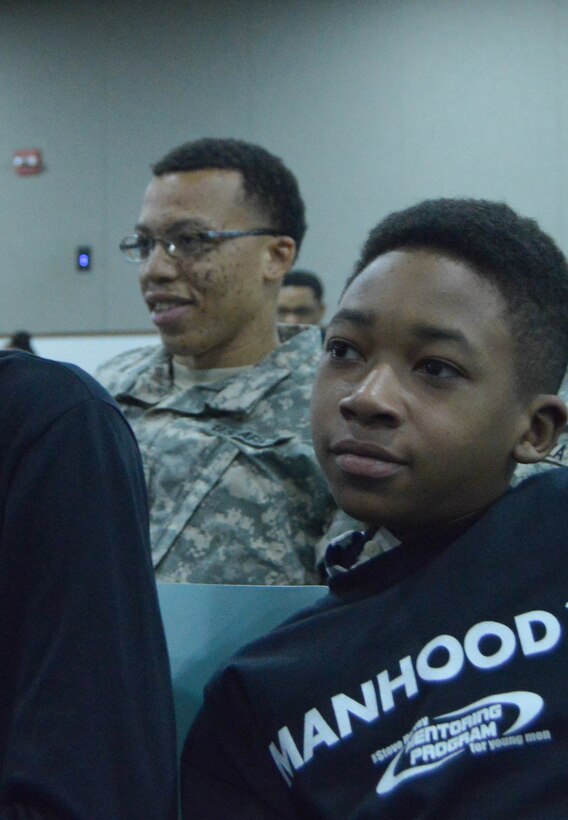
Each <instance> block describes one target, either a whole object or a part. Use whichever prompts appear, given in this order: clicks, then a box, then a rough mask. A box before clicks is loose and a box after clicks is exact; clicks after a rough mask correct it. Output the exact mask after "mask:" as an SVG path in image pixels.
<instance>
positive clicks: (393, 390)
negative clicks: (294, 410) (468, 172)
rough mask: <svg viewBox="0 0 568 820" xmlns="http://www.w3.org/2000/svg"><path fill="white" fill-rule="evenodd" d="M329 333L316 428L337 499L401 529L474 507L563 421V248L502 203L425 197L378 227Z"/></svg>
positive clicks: (436, 522) (531, 459) (546, 444)
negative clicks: (558, 395) (561, 397)
mask: <svg viewBox="0 0 568 820" xmlns="http://www.w3.org/2000/svg"><path fill="white" fill-rule="evenodd" d="M324 347H325V353H324V355H323V357H322V361H321V364H320V368H319V373H318V376H317V379H316V384H315V387H314V393H313V407H312V417H313V423H312V428H313V438H314V447H315V450H316V454H317V456H318V459H319V461H320V464H321V465H322V467H323V469H324V471H325V473H326V476H327V479H328V481H329V483H330V486H331V489H332V492H333V494H334V496H335V498H336V501H337V502H338V504H339V506H341V507H342V508H343V509H344V510H346V511H347V512H348V513H349V514H350V515H352V516H353V517H355V518H358V519H360V520H362V521H366V522H369V523H371V524H376V525H378V526H385V527H386V528H387V529H390V530H391V532H393V533H394V535H396V536H397V537H398V538H400V539H405V538H408V537H415V536H417V535H421V534H422V535H423V534H424V533H427V532H428V531H429V530H433V529H434V530H435V529H437V528H439V527H444V526H447V525H451V524H453V523H454V522H456V521H460V520H462V519H466V520H467V518H468V517H471V516H474V515H476V514H478V513H480V512H481V511H482V510H483V509H485V508H486V507H487V506H488V505H490V504H491V503H492V502H493V501H495V500H496V499H497V498H498V497H499V496H500V495H502V494H503V493H504V492H505V491H506V490H507V488H508V486H509V483H510V479H511V475H512V473H513V471H514V468H515V466H516V464H517V463H523V464H531V463H537V462H539V461H542V460H543V459H544V458H546V456H547V455H548V454H549V452H550V451H551V449H552V447H553V446H554V442H555V441H556V438H557V436H558V434H559V433H560V432H561V430H562V428H563V427H564V425H565V423H566V407H565V405H564V403H563V402H562V401H561V400H560V399H559V398H558V397H557V396H556V395H554V394H555V393H556V391H557V389H558V387H559V385H560V383H561V380H562V377H563V375H564V372H565V370H566V365H567V361H568V268H567V264H566V260H565V258H564V256H563V254H562V253H561V252H560V250H559V249H558V248H557V247H556V245H555V244H554V242H553V241H552V240H551V239H550V237H548V236H547V235H546V234H544V233H543V232H542V231H541V230H540V228H539V227H538V225H537V224H536V223H535V222H534V221H533V220H530V219H525V218H522V217H520V216H518V215H517V214H516V213H515V212H514V211H513V210H511V209H510V208H509V207H508V206H506V205H504V204H501V203H494V202H488V201H484V200H468V199H455V200H454V199H439V200H428V201H425V202H422V203H420V204H418V205H416V206H414V207H411V208H408V209H406V210H404V211H400V212H397V213H394V214H391V215H390V216H388V217H387V218H386V219H385V220H383V221H382V222H381V223H380V224H379V225H377V227H376V228H374V229H373V230H372V231H371V233H370V235H369V237H368V239H367V241H366V243H365V245H364V247H363V250H362V253H361V257H360V259H359V261H358V262H357V265H356V267H355V270H354V273H353V275H352V276H351V277H350V279H349V280H348V282H347V285H346V287H345V290H344V292H343V295H342V298H341V301H340V304H339V309H338V312H337V313H336V315H335V316H334V317H333V318H332V319H331V322H330V324H329V327H328V330H327V333H326V339H325V345H324Z"/></svg>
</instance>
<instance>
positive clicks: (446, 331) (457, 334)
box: [412, 325, 476, 355]
mask: <svg viewBox="0 0 568 820" xmlns="http://www.w3.org/2000/svg"><path fill="white" fill-rule="evenodd" d="M412 333H413V335H414V336H416V337H417V338H418V339H419V340H420V341H423V342H456V343H457V344H458V345H460V346H461V347H463V348H464V349H465V350H466V351H467V352H468V353H470V354H472V355H473V354H475V353H476V350H475V347H474V346H473V345H472V344H471V342H470V341H469V339H468V338H467V337H466V336H464V334H463V333H462V332H461V330H458V329H457V328H445V327H438V326H437V325H416V326H415V327H413V328H412Z"/></svg>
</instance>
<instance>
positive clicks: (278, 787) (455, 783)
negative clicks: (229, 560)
mask: <svg viewBox="0 0 568 820" xmlns="http://www.w3.org/2000/svg"><path fill="white" fill-rule="evenodd" d="M567 499H568V470H565V469H562V468H561V469H558V470H556V471H553V472H549V473H547V474H544V475H541V476H538V477H535V478H533V479H528V480H527V481H526V482H524V483H523V484H521V485H519V486H518V487H517V488H515V489H514V490H512V491H510V492H509V493H508V494H507V495H506V496H504V497H503V498H502V499H501V500H500V501H499V502H497V503H496V504H495V505H494V506H493V507H492V508H491V509H490V510H489V511H488V512H487V513H486V514H485V515H484V516H483V517H482V518H480V519H479V520H478V521H477V522H476V523H475V524H473V525H472V526H471V527H470V528H469V529H468V530H467V531H466V532H465V533H464V534H462V535H461V536H460V537H458V538H457V540H455V541H454V542H453V543H451V544H449V545H447V544H446V545H442V544H439V543H429V544H426V543H421V544H417V543H416V544H414V545H412V544H408V545H406V546H404V545H403V546H399V547H396V548H395V549H393V550H392V551H390V552H387V553H385V554H383V555H379V556H377V557H376V558H373V559H371V560H370V561H368V562H367V563H365V564H361V565H359V566H358V567H356V568H354V569H352V570H350V571H347V572H344V573H341V574H339V575H337V576H335V578H334V579H332V582H331V592H330V594H329V595H328V596H327V597H325V598H323V599H322V601H321V603H319V604H318V605H316V606H314V607H313V608H310V609H307V610H304V611H303V612H302V613H300V614H299V615H298V616H297V617H295V618H294V619H292V620H291V621H289V622H288V623H287V624H284V625H283V626H281V627H279V628H278V629H277V630H275V631H274V632H272V633H271V634H269V635H268V636H266V637H264V638H263V639H261V640H259V641H256V642H255V643H253V644H251V645H250V646H249V647H247V648H246V649H244V650H243V651H242V652H241V653H239V654H238V655H237V656H236V657H235V658H234V659H233V660H232V662H230V663H229V665H228V666H227V667H226V668H225V669H224V670H223V671H222V672H221V673H220V674H219V676H218V677H217V678H216V679H214V681H213V682H212V683H211V684H210V685H209V687H208V690H207V693H206V700H205V706H204V708H203V710H202V712H201V714H200V716H199V717H198V719H197V722H196V724H195V725H194V728H193V730H192V732H191V733H190V736H189V739H188V743H187V745H186V749H185V755H184V761H183V769H182V792H183V802H184V809H185V817H186V818H187V820H190V818H193V817H196V818H199V820H210V818H226V817H239V818H241V817H242V818H245V817H246V818H247V820H253V819H254V818H337V820H362V819H363V818H366V819H367V818H369V820H370V818H390V819H391V820H395V818H396V820H400V819H401V818H404V819H405V820H408V819H409V818H444V820H458V818H460V819H463V818H468V820H479V818H491V819H492V820H495V818H507V820H510V818H512V817H519V818H520V817H522V818H523V820H529V818H530V820H552V818H566V817H567V816H568V787H567V784H568V780H567V777H568V696H567V694H566V686H567V683H566V682H567V681H568V638H567V635H566V626H567V620H568V610H567V606H568V503H567Z"/></svg>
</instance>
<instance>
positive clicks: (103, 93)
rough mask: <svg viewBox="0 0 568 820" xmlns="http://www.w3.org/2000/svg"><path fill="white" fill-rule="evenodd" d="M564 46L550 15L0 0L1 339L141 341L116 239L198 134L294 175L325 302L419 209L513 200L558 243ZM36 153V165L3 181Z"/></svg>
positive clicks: (255, 0) (505, 2) (559, 14)
mask: <svg viewBox="0 0 568 820" xmlns="http://www.w3.org/2000/svg"><path fill="white" fill-rule="evenodd" d="M567 32H568V4H566V3H564V2H562V0H463V2H460V3H455V2H454V0H349V1H348V2H339V0H310V2H309V3H308V2H305V0H285V2H280V0H243V2H240V3H234V2H230V0H209V2H208V3H202V2H199V3H197V2H194V0H173V2H166V3H163V4H161V5H157V4H156V3H154V2H152V3H149V2H135V0H124V2H123V3H121V4H120V6H119V7H118V8H117V7H116V4H115V3H114V2H111V0H97V2H92V1H89V2H87V0H75V1H74V2H71V1H70V0H49V2H43V1H42V0H34V1H32V0H10V2H0V77H1V82H0V121H1V124H2V127H1V128H0V224H1V235H0V288H1V292H2V298H1V299H0V333H4V332H6V333H7V332H10V331H11V330H13V329H15V328H17V327H25V328H27V329H30V330H32V331H33V332H36V333H37V332H56V331H95V332H96V331H105V330H140V331H145V330H149V329H151V326H150V323H149V320H148V317H147V315H146V312H145V309H144V307H143V305H142V302H141V299H140V297H139V295H138V291H137V286H136V274H135V270H134V269H133V267H131V266H129V265H128V264H127V263H126V262H124V261H123V260H122V259H121V258H120V254H119V252H118V250H117V242H118V240H119V239H120V238H121V237H122V236H123V235H124V234H125V233H127V232H129V230H130V229H131V227H132V225H133V223H134V222H135V220H136V217H137V215H138V207H139V202H140V198H141V195H142V192H143V189H144V187H145V185H146V182H147V180H148V177H149V170H148V165H149V163H150V162H152V161H155V160H156V159H158V158H159V157H160V156H161V154H162V153H164V152H165V151H166V150H168V149H169V148H171V147H173V146H174V145H176V144H178V143H180V142H182V141H184V140H186V139H192V138H196V137H200V136H204V135H213V136H237V137H242V138H245V139H250V140H253V141H257V142H259V143H261V144H263V145H265V146H266V147H267V148H269V149H270V150H272V151H274V152H276V153H278V154H280V155H281V156H282V157H283V158H284V159H285V161H286V162H287V163H288V164H289V165H290V167H291V168H292V169H293V170H294V171H295V172H296V173H297V175H298V177H299V180H300V184H301V187H302V189H303V192H304V196H305V199H306V202H307V207H308V221H309V226H310V227H309V232H308V235H307V237H306V243H305V248H304V251H303V253H302V255H301V258H300V260H299V262H300V264H301V265H302V266H303V267H311V268H313V269H315V270H316V271H318V272H320V273H321V274H322V276H323V278H324V281H325V284H326V285H327V288H328V304H330V305H333V303H334V302H335V300H336V298H337V296H338V294H339V292H340V289H341V285H342V282H343V280H344V278H345V276H346V274H347V272H348V271H349V269H350V268H351V266H352V264H353V261H354V259H355V256H356V254H357V251H358V248H359V247H360V245H361V242H362V240H363V239H364V236H365V234H366V232H367V231H368V229H369V228H370V227H371V226H372V225H373V224H374V223H375V222H376V221H378V219H380V218H381V217H382V216H384V215H385V214H386V213H388V212H389V211H390V210H392V209H394V208H398V207H404V206H406V205H408V204H411V203H413V202H415V201H417V200H418V199H421V198H423V197H426V196H439V195H471V196H485V197H490V198H499V199H505V200H506V201H508V202H509V203H510V204H512V205H513V206H514V207H516V208H518V209H520V210H521V211H523V212H524V213H526V214H529V215H532V216H535V217H537V218H538V219H539V220H540V221H541V223H542V225H543V226H544V227H545V228H546V229H547V230H548V231H549V232H551V233H552V234H553V235H554V237H555V238H556V239H557V240H558V241H559V242H560V244H561V245H562V247H563V248H564V249H568V218H567V217H568V214H567V205H566V195H565V191H566V190H568V167H567V158H566V157H567V153H568V152H567V151H566V142H567V140H568V116H567V114H568V94H567V93H566V91H567V88H566V86H567V81H566V78H567V76H568V74H567V72H568V65H567V60H568V56H567V55H568V49H567V47H566V46H567V44H568V43H567V39H568V36H567ZM36 147H37V148H41V149H42V150H43V152H44V157H45V160H46V163H47V171H46V172H45V173H44V174H42V175H41V176H39V177H35V178H27V179H20V178H17V177H16V176H15V174H14V172H13V170H12V166H11V158H12V154H13V151H14V150H15V149H17V148H36ZM80 244H91V245H92V246H93V248H94V268H93V270H92V271H91V272H90V273H88V274H79V273H77V272H76V271H75V270H74V249H75V246H77V245H80Z"/></svg>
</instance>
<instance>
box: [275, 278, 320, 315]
mask: <svg viewBox="0 0 568 820" xmlns="http://www.w3.org/2000/svg"><path fill="white" fill-rule="evenodd" d="M324 310H325V308H324V306H323V305H322V303H321V302H320V301H319V299H317V297H316V295H315V293H314V291H313V290H312V288H308V287H304V286H301V287H300V286H298V285H283V286H282V288H281V289H280V293H279V294H278V309H277V316H278V321H279V322H284V323H285V324H292V325H319V323H320V322H321V320H322V319H323V313H324Z"/></svg>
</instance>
